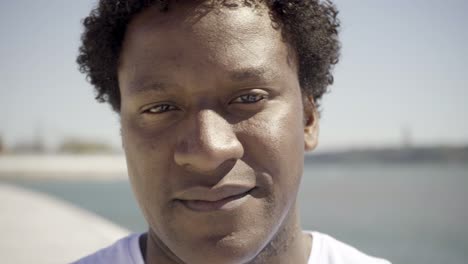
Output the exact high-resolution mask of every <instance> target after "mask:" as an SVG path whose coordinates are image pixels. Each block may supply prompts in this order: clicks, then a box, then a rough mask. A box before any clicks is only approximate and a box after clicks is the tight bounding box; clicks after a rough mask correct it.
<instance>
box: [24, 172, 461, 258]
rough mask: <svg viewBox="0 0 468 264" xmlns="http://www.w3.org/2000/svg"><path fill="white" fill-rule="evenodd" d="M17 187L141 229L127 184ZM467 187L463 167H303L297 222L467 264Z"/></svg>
mask: <svg viewBox="0 0 468 264" xmlns="http://www.w3.org/2000/svg"><path fill="white" fill-rule="evenodd" d="M15 183H16V184H19V185H22V186H25V187H28V188H31V189H35V190H39V191H42V192H46V193H49V194H52V195H54V196H57V197H60V198H62V199H65V200H67V201H70V202H72V203H74V204H76V205H79V206H81V207H83V208H86V209H88V210H90V211H93V212H95V213H97V214H99V215H101V216H104V217H106V218H108V219H110V220H112V221H114V222H115V223H117V224H120V225H122V226H124V227H127V228H128V229H130V230H132V231H136V232H140V231H144V230H145V229H146V224H145V222H144V220H143V217H142V216H141V213H140V212H139V209H138V207H137V204H136V203H135V201H134V198H133V194H132V192H131V189H130V186H129V183H128V182H127V181H108V182H96V181H74V182H71V181H32V182H31V181H28V182H26V181H17V182H15ZM467 188H468V165H461V164H405V165H402V164H400V165H389V164H386V165H375V164H374V165H372V164H325V165H317V164H306V165H305V172H304V178H303V182H302V186H301V192H300V194H299V202H300V206H301V221H302V225H303V226H304V228H305V229H310V230H319V231H322V232H325V233H328V234H330V235H332V236H335V237H336V238H338V239H340V240H343V241H345V242H347V243H349V244H352V245H353V246H355V247H357V248H359V249H361V250H362V251H364V252H367V253H369V254H372V255H376V256H381V257H385V258H387V259H389V260H391V261H392V262H393V263H414V264H423V263H424V264H440V263H451V264H465V263H467V259H468V192H467Z"/></svg>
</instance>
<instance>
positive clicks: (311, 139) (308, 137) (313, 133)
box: [303, 96, 319, 151]
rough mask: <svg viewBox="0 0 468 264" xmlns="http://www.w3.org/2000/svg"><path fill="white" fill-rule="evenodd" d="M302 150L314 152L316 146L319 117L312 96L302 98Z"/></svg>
mask: <svg viewBox="0 0 468 264" xmlns="http://www.w3.org/2000/svg"><path fill="white" fill-rule="evenodd" d="M303 98H304V99H303V101H304V103H303V104H304V149H305V150H306V151H312V150H314V149H315V148H316V147H317V145H318V135H319V115H318V111H317V107H315V104H314V98H313V97H312V96H304V97H303Z"/></svg>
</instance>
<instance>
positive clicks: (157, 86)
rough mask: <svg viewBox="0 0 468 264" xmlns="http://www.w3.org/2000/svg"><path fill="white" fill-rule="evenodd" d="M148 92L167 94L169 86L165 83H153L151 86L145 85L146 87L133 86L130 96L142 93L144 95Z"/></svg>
mask: <svg viewBox="0 0 468 264" xmlns="http://www.w3.org/2000/svg"><path fill="white" fill-rule="evenodd" d="M147 91H153V92H160V93H162V92H166V91H167V84H165V83H163V82H157V81H156V82H151V83H149V84H144V85H132V86H131V88H130V94H131V95H136V94H140V93H144V92H147Z"/></svg>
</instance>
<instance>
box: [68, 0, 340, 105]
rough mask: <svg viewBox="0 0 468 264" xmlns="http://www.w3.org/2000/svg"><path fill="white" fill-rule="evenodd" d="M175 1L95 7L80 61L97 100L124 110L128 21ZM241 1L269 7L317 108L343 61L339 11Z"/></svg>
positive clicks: (318, 5) (300, 2)
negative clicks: (122, 68) (121, 78)
mask: <svg viewBox="0 0 468 264" xmlns="http://www.w3.org/2000/svg"><path fill="white" fill-rule="evenodd" d="M172 1H174V0H172ZM172 1H171V0H125V1H121V0H100V1H99V3H98V5H97V7H96V8H95V9H93V10H92V11H91V13H90V15H89V16H88V17H86V18H85V19H84V20H83V25H84V33H83V35H82V37H81V40H82V46H81V47H80V48H79V55H78V58H77V63H78V65H79V70H80V72H82V73H85V74H86V75H87V80H88V81H89V82H90V83H91V84H92V85H93V86H94V87H95V89H96V92H97V95H96V99H97V100H98V101H99V102H109V103H110V104H111V106H112V108H113V109H114V110H115V111H116V112H120V91H119V84H118V79H117V67H118V62H119V57H120V52H121V49H122V42H123V39H124V35H125V31H126V28H127V25H128V24H129V22H130V20H131V19H132V18H133V17H134V16H135V15H136V14H138V13H140V12H141V11H142V10H144V9H146V8H148V7H150V6H153V5H158V7H159V9H160V10H161V12H167V11H168V10H169V7H170V3H171V2H172ZM209 1H216V0H209ZM218 1H221V2H223V3H225V2H227V1H226V0H218ZM231 2H232V1H231ZM242 2H243V4H244V5H247V6H251V7H252V8H254V7H255V6H257V5H258V4H260V3H263V4H266V5H267V6H268V8H269V10H270V15H271V18H272V20H273V23H274V25H275V26H276V27H277V28H278V29H279V30H281V32H282V35H283V38H284V39H285V40H286V41H287V42H288V43H290V45H291V46H292V47H293V48H294V49H295V52H296V54H297V58H298V64H299V65H298V66H299V67H298V68H299V76H298V77H299V81H300V85H301V88H302V92H303V94H306V95H310V96H312V97H313V98H314V102H315V104H316V106H318V101H319V99H320V98H321V97H322V95H323V94H324V93H325V92H326V91H327V87H328V85H330V84H332V83H333V75H332V68H333V66H334V65H335V64H336V63H338V58H339V50H340V43H339V40H338V28H339V26H340V23H339V20H338V19H337V14H338V11H337V9H336V7H335V6H334V5H333V4H332V3H331V2H330V1H325V2H323V1H320V0H243V1H242ZM225 4H226V3H225ZM231 4H232V3H231ZM231 4H229V5H231Z"/></svg>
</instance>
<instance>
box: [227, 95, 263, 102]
mask: <svg viewBox="0 0 468 264" xmlns="http://www.w3.org/2000/svg"><path fill="white" fill-rule="evenodd" d="M265 98H266V95H264V94H258V93H250V94H244V95H241V96H239V97H237V98H235V99H234V100H232V101H231V103H234V104H236V103H238V104H254V103H256V102H258V101H261V100H263V99H265Z"/></svg>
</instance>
